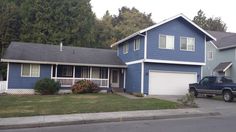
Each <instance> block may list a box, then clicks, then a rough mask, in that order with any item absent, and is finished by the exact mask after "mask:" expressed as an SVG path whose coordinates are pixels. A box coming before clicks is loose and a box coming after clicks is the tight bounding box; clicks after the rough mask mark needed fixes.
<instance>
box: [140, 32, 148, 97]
mask: <svg viewBox="0 0 236 132" xmlns="http://www.w3.org/2000/svg"><path fill="white" fill-rule="evenodd" d="M142 36H144V55H143V57H144V59H143V61H142V62H141V93H142V94H143V93H144V69H145V68H144V62H145V60H146V59H147V32H145V35H143V34H142Z"/></svg>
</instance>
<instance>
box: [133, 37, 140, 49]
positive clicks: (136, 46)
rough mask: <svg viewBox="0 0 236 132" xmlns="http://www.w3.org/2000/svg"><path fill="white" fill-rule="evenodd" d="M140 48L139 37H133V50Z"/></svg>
mask: <svg viewBox="0 0 236 132" xmlns="http://www.w3.org/2000/svg"><path fill="white" fill-rule="evenodd" d="M139 49H140V39H135V40H134V51H136V50H139Z"/></svg>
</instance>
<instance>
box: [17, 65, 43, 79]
mask: <svg viewBox="0 0 236 132" xmlns="http://www.w3.org/2000/svg"><path fill="white" fill-rule="evenodd" d="M39 74H40V65H38V64H22V65H21V76H22V77H39V76H40V75H39Z"/></svg>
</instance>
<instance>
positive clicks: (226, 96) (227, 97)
mask: <svg viewBox="0 0 236 132" xmlns="http://www.w3.org/2000/svg"><path fill="white" fill-rule="evenodd" d="M223 99H224V101H225V102H232V101H233V99H234V97H233V94H232V92H231V91H229V90H227V91H224V92H223Z"/></svg>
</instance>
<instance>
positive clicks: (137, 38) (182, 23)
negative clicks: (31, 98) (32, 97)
mask: <svg viewBox="0 0 236 132" xmlns="http://www.w3.org/2000/svg"><path fill="white" fill-rule="evenodd" d="M214 39H215V38H214V37H213V36H211V35H210V34H209V33H207V32H206V31H204V30H203V29H201V28H200V27H199V26H197V25H196V24H194V23H193V22H192V21H191V20H190V19H188V18H187V17H186V16H184V15H183V14H179V15H177V16H174V17H171V18H169V19H166V20H164V21H162V22H160V23H158V24H155V25H153V26H151V27H148V28H146V29H143V30H141V31H138V32H136V33H134V34H132V35H130V36H128V37H126V38H124V39H122V40H120V41H118V42H116V43H114V44H112V45H111V47H117V51H114V50H105V49H92V48H76V47H67V46H64V47H62V46H61V48H63V49H61V50H60V46H53V45H42V44H27V43H16V42H13V43H11V45H10V46H9V48H8V49H7V51H6V54H5V56H4V57H3V58H2V62H7V63H8V79H7V80H8V81H7V82H8V83H7V84H8V90H7V92H13V93H19V92H21V91H23V92H25V91H30V92H33V89H32V87H33V86H34V84H35V82H36V81H37V80H39V79H41V78H45V77H48V78H52V79H55V80H57V81H59V82H61V84H62V86H63V87H64V89H68V87H70V86H71V85H72V84H73V83H74V82H75V81H77V80H81V79H90V80H92V81H94V82H95V83H98V84H99V86H101V87H104V88H108V87H119V88H124V89H125V90H126V91H127V92H136V93H143V94H147V95H182V94H185V93H187V89H188V84H189V83H194V82H197V81H198V80H200V79H201V76H202V71H201V70H202V66H203V65H205V61H206V60H205V58H206V57H205V55H206V53H205V52H206V49H205V46H206V42H207V41H211V40H214Z"/></svg>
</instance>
